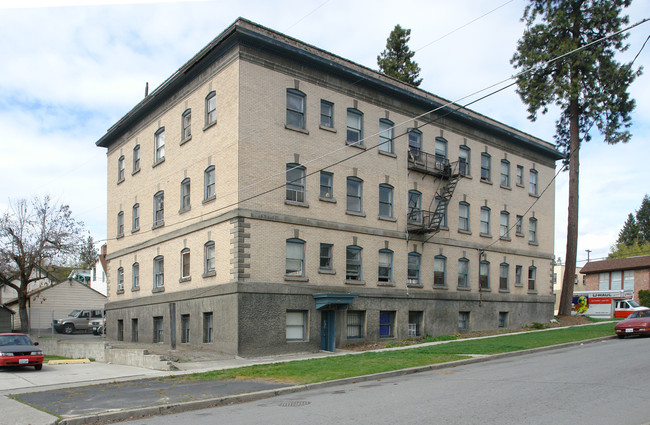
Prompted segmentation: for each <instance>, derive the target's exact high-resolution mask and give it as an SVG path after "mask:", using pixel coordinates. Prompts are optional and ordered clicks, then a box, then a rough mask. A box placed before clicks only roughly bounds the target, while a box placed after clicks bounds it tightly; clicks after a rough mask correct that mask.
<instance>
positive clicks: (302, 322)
mask: <svg viewBox="0 0 650 425" xmlns="http://www.w3.org/2000/svg"><path fill="white" fill-rule="evenodd" d="M286 337H287V341H305V340H306V339H307V312H306V311H304V310H287V328H286Z"/></svg>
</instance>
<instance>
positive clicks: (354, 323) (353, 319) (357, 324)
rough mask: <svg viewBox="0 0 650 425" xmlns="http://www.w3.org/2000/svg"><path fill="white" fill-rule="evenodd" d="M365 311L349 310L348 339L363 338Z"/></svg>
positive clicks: (347, 318) (347, 319)
mask: <svg viewBox="0 0 650 425" xmlns="http://www.w3.org/2000/svg"><path fill="white" fill-rule="evenodd" d="M365 313H366V312H365V311H352V310H348V312H347V317H346V321H347V323H346V327H347V335H348V338H363V322H364V316H365Z"/></svg>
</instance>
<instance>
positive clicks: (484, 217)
mask: <svg viewBox="0 0 650 425" xmlns="http://www.w3.org/2000/svg"><path fill="white" fill-rule="evenodd" d="M481 234H482V235H489V234H490V209H489V208H488V207H481Z"/></svg>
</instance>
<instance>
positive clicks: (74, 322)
mask: <svg viewBox="0 0 650 425" xmlns="http://www.w3.org/2000/svg"><path fill="white" fill-rule="evenodd" d="M103 320H104V310H101V309H95V310H93V309H87V310H72V311H71V312H70V314H68V317H65V318H63V319H54V321H53V323H52V326H54V330H55V331H57V332H58V333H66V334H71V333H73V332H74V331H77V330H80V331H92V330H93V325H95V326H97V325H99V324H100V322H101V321H103Z"/></svg>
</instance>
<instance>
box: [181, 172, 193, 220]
mask: <svg viewBox="0 0 650 425" xmlns="http://www.w3.org/2000/svg"><path fill="white" fill-rule="evenodd" d="M190 208H192V206H191V203H190V178H189V177H187V178H185V179H183V181H182V182H181V212H184V211H189V210H190Z"/></svg>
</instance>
